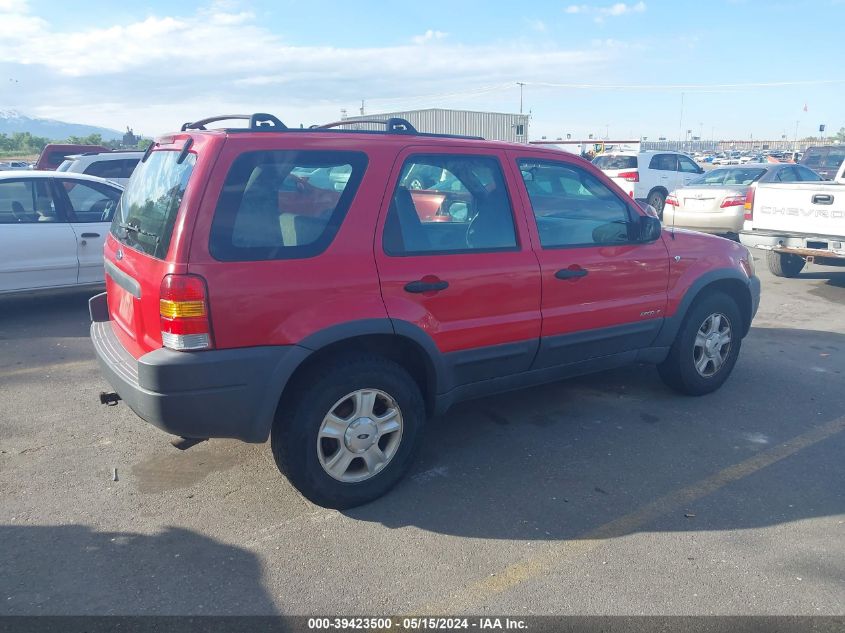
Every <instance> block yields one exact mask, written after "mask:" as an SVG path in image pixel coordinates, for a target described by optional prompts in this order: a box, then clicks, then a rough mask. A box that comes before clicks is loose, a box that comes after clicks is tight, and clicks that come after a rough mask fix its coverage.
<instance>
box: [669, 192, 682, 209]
mask: <svg viewBox="0 0 845 633" xmlns="http://www.w3.org/2000/svg"><path fill="white" fill-rule="evenodd" d="M666 204H668V205H669V206H670V207H679V206H681V205H679V204H678V198H676V197H675V196H673V195H671V194H670V195H668V196H666Z"/></svg>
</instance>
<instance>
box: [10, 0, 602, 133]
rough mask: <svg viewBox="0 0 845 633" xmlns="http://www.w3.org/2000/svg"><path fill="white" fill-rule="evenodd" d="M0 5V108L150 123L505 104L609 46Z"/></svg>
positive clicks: (228, 7) (237, 12) (203, 14)
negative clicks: (388, 40)
mask: <svg viewBox="0 0 845 633" xmlns="http://www.w3.org/2000/svg"><path fill="white" fill-rule="evenodd" d="M0 3H3V4H2V5H0V6H1V7H4V8H3V9H0V60H3V61H2V64H3V68H4V72H7V73H8V75H9V77H15V78H16V79H20V84H16V86H17V87H16V88H15V89H14V91H11V90H10V91H7V92H6V93H5V94H4V95H3V98H2V103H0V106H2V107H10V108H15V109H18V110H21V111H22V112H25V113H30V114H35V115H39V116H47V117H52V118H59V119H64V120H75V121H80V122H85V123H93V124H100V125H107V126H111V127H115V128H122V127H123V126H125V125H127V124H129V125H133V126H134V127H135V128H136V130H138V131H140V132H143V133H146V134H153V133H159V132H164V131H167V130H170V129H172V128H173V127H176V126H178V125H179V124H181V123H182V122H184V121H186V120H192V119H196V118H200V117H202V116H208V115H211V114H214V113H216V112H221V111H250V110H252V111H269V112H274V113H278V114H279V115H280V116H281V117H282V119H283V120H288V119H290V120H292V121H293V122H294V124H298V123H299V122H303V123H306V124H310V123H315V122H320V121H324V120H327V119H335V118H337V116H338V113H339V110H340V108H342V107H346V108H348V109H349V110H350V111H351V110H352V109H353V107H357V106H355V104H356V103H360V100H361V99H362V98H366V99H367V104H368V105H367V107H368V110H370V111H372V110H375V109H381V110H387V109H401V108H404V107H431V106H432V105H438V106H440V107H466V105H467V103H466V102H467V101H471V105H472V104H478V103H480V101H481V100H482V99H489V100H490V101H485V104H486V103H490V104H492V105H490V106H487V107H495V108H498V109H503V108H506V107H511V106H509V105H508V106H503V105H502V100H503V99H510V98H511V96H510V95H511V93H513V91H514V85H515V84H514V82H515V81H517V80H519V81H549V80H557V81H559V80H561V79H568V80H576V79H579V78H581V79H586V78H587V77H589V76H591V75H592V76H594V75H595V74H596V73H598V72H600V71H601V70H602V69H603V68H607V67H608V66H610V65H612V64H611V60H612V59H615V57H617V56H618V55H617V53H615V52H614V51H613V50H610V49H596V48H594V47H587V48H586V49H584V50H569V49H562V48H559V47H558V46H555V45H552V44H550V43H548V42H545V43H544V44H538V43H536V42H532V41H524V40H512V41H510V42H507V43H502V42H491V43H489V44H472V45H468V44H462V43H460V42H458V41H453V38H452V37H447V34H446V33H444V32H442V31H437V30H428V31H426V32H425V33H423V34H421V35H419V36H418V37H417V38H414V39H413V41H412V42H409V43H407V44H399V45H393V46H383V47H375V46H370V47H352V46H350V47H332V46H299V45H297V46H295V45H292V44H290V43H289V42H287V41H285V39H284V38H283V37H282V36H280V35H279V34H277V33H274V32H272V31H270V30H269V29H268V28H266V27H265V26H263V25H262V24H261V23H260V21H259V19H258V18H257V17H255V16H254V15H253V14H252V13H250V12H248V11H243V10H241V9H240V7H239V4H238V3H235V2H219V1H218V2H215V3H214V4H212V5H209V6H207V7H205V8H203V9H200V10H199V11H197V12H196V13H193V14H190V13H188V14H179V13H171V14H169V15H162V14H158V15H156V14H153V15H149V16H148V17H146V18H145V19H143V20H139V21H136V22H129V23H123V24H119V25H114V26H105V27H103V26H98V27H88V28H80V29H76V30H70V29H67V28H63V27H62V25H61V24H60V23H58V22H48V21H46V20H44V19H42V18H41V17H36V16H34V15H32V14H30V13H28V12H27V7H26V4H25V3H21V2H11V0H0ZM5 7H11V10H6V9H5ZM45 15H46V14H45ZM57 43H60V50H61V54H57V52H56V51H57V48H56V46H57ZM434 43H436V45H424V44H434ZM104 51H107V53H104ZM514 94H515V93H514ZM419 95H430V96H431V97H430V98H429V97H426V98H422V97H420V96H419ZM504 103H506V104H510V103H511V101H505V102H504ZM515 103H518V101H515ZM476 107H480V106H476Z"/></svg>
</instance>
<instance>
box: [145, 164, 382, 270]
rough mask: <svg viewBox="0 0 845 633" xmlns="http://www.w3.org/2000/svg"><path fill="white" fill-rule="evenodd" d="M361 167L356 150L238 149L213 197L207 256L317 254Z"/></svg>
mask: <svg viewBox="0 0 845 633" xmlns="http://www.w3.org/2000/svg"><path fill="white" fill-rule="evenodd" d="M366 165H367V157H366V155H365V154H363V153H361V152H322V151H281V150H273V151H258V152H246V153H244V154H241V155H240V156H238V158H237V159H235V161H234V163H233V164H232V167H231V168H230V169H229V173H228V175H227V176H226V181H225V183H224V185H223V191H222V192H221V194H220V199H219V200H218V202H217V208H216V210H215V213H214V220H213V221H212V225H211V238H210V242H209V250H210V252H211V255H212V256H213V257H214V258H215V259H217V260H220V261H259V260H271V259H295V258H302V257H313V256H315V255H318V254H319V253H321V252H323V251H324V250H325V249H326V248H328V246H329V244H331V242H332V240H333V239H334V237H335V235H336V234H337V232H338V230H339V229H340V226H341V224H342V223H343V219H344V217H345V216H346V213H347V211H348V210H349V207H350V205H351V204H352V200H353V198H354V197H355V192H356V191H357V189H358V185H359V184H360V182H361V179H362V178H363V176H364V171H365V169H366ZM135 179H137V176H136V178H134V179H133V182H134V180H135Z"/></svg>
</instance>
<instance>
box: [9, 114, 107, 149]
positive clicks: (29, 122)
mask: <svg viewBox="0 0 845 633" xmlns="http://www.w3.org/2000/svg"><path fill="white" fill-rule="evenodd" d="M15 132H29V133H30V134H32V135H33V136H44V137H47V138H49V139H53V140H63V139H66V138H67V137H68V136H88V135H89V134H100V135H101V136H102V137H103V140H104V141H111V140H115V139H117V140H120V139H122V138H123V132H118V131H117V130H112V129H109V128H105V127H96V126H93V125H82V124H81V123H66V122H64V121H55V120H53V119H39V118H34V117H28V116H26V115H24V114H21V113H20V112H17V111H16V110H0V134H10V135H11V134H14V133H15Z"/></svg>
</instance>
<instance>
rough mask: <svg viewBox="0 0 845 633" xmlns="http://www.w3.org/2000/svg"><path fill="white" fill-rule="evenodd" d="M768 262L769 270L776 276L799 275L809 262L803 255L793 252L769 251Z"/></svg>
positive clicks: (767, 254)
mask: <svg viewBox="0 0 845 633" xmlns="http://www.w3.org/2000/svg"><path fill="white" fill-rule="evenodd" d="M766 263H767V264H768V265H769V271H771V273H772V274H773V275H774V276H775V277H797V276H798V273H800V272H801V271H802V270H804V265H805V264H806V263H807V262H806V261H804V258H803V257H798V255H792V254H791V253H778V252H776V251H768V252H767V253H766Z"/></svg>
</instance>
